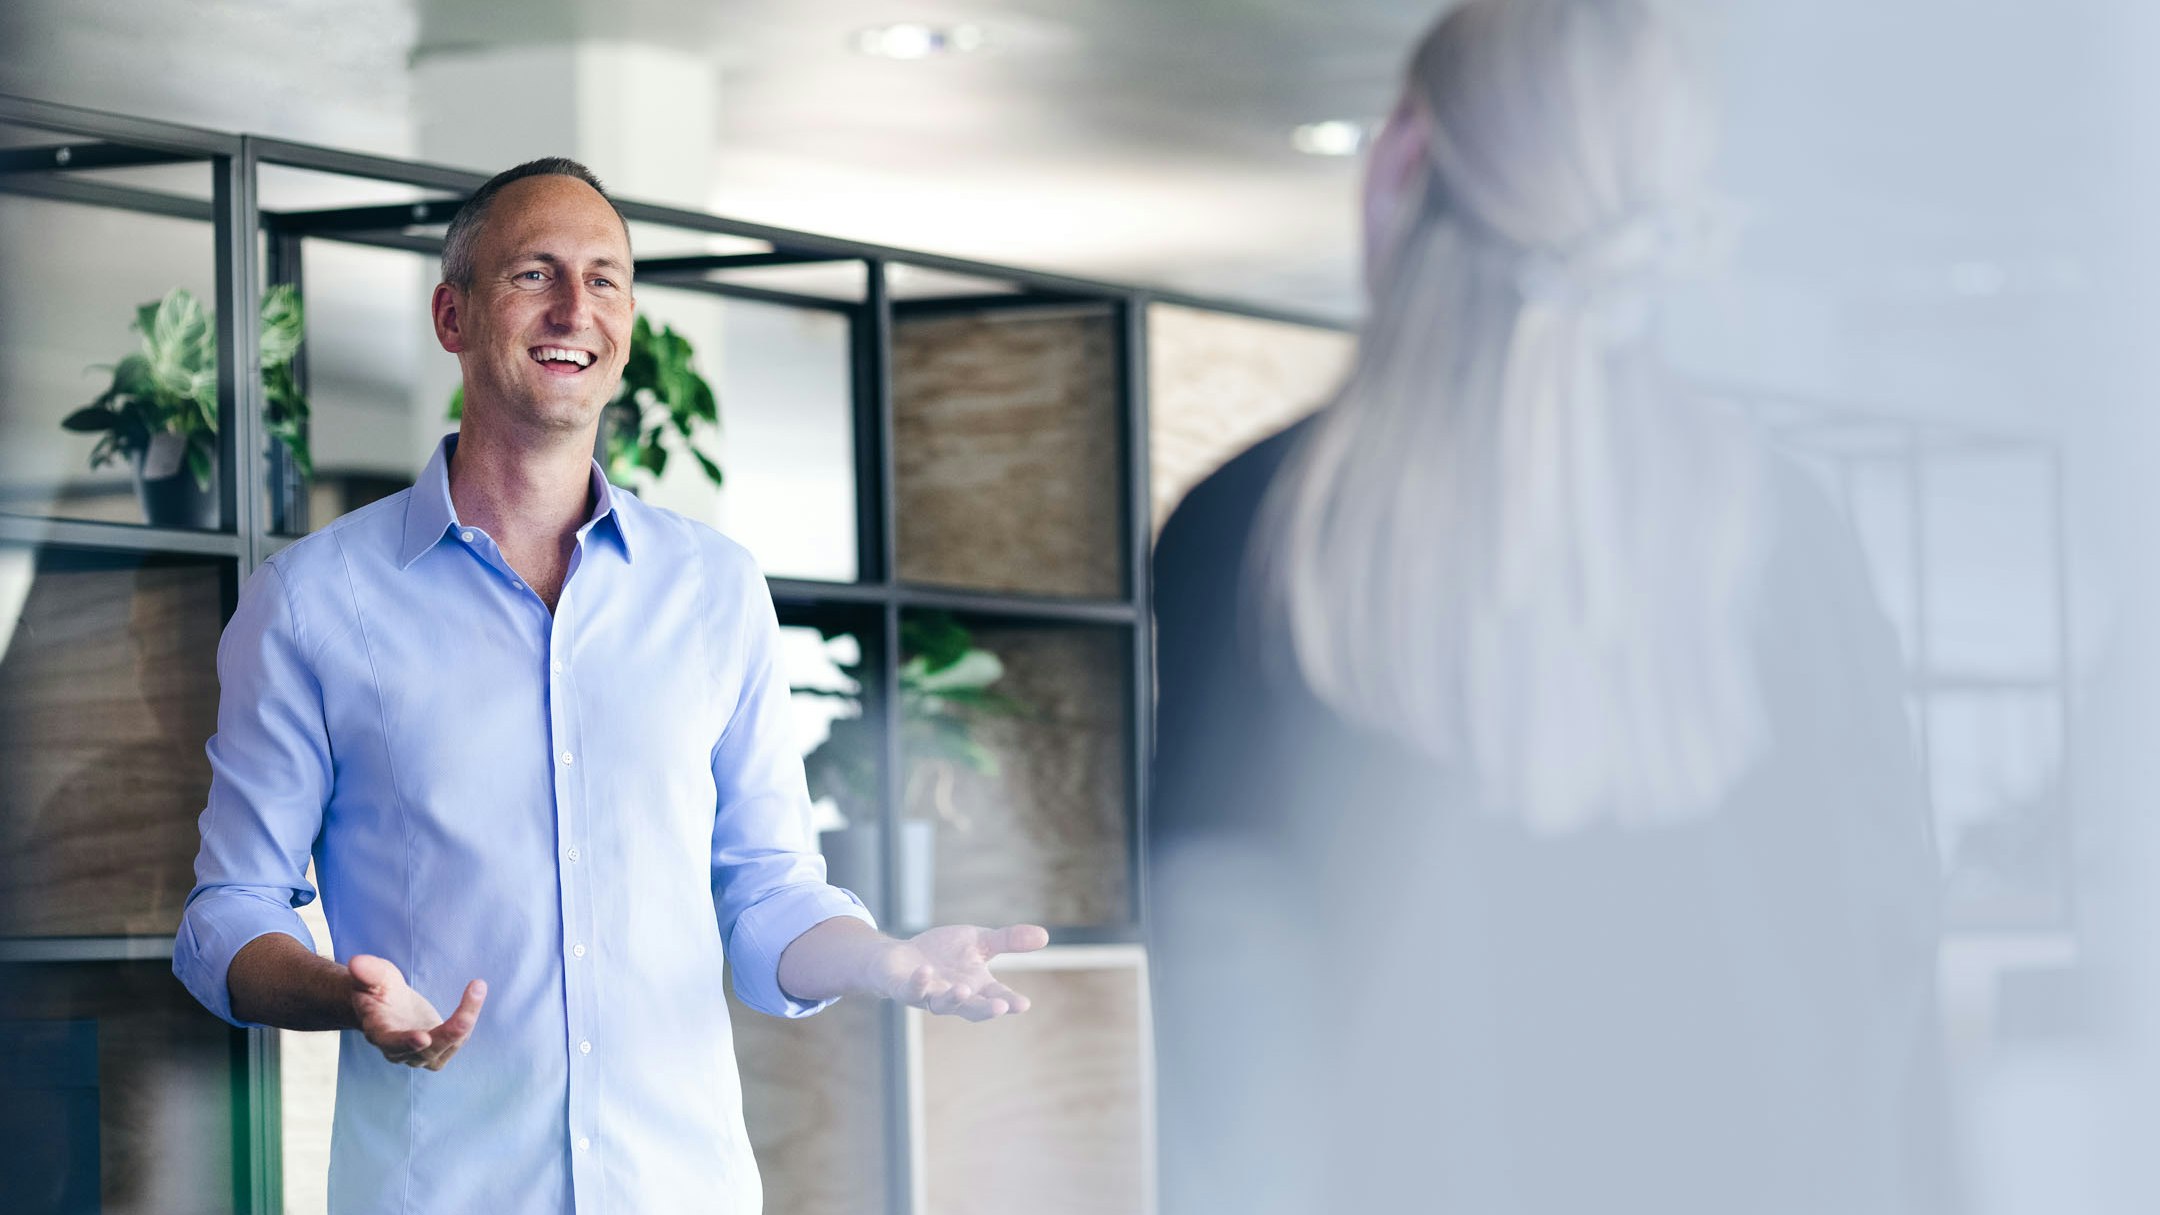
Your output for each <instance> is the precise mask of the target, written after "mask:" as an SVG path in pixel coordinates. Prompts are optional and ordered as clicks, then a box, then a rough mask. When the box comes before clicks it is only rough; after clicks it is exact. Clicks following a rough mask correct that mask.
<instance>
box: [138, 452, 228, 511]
mask: <svg viewBox="0 0 2160 1215" xmlns="http://www.w3.org/2000/svg"><path fill="white" fill-rule="evenodd" d="M217 488H218V487H217V478H216V477H215V476H213V477H212V478H211V479H210V487H209V488H208V489H204V488H203V487H202V486H200V485H197V484H196V483H195V474H194V473H192V472H190V471H189V470H188V466H187V436H186V435H176V434H170V433H165V434H157V435H153V436H151V439H150V446H149V447H147V448H145V449H142V450H139V451H137V452H136V453H135V498H136V500H137V501H138V502H140V503H142V512H143V521H144V522H146V523H148V524H149V525H150V526H152V527H191V528H198V529H201V530H205V531H209V530H215V529H216V527H217V525H218V498H217Z"/></svg>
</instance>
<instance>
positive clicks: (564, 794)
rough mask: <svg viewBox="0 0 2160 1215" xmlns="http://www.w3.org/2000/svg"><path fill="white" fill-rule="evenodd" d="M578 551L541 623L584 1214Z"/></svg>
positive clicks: (586, 1073) (585, 918)
mask: <svg viewBox="0 0 2160 1215" xmlns="http://www.w3.org/2000/svg"><path fill="white" fill-rule="evenodd" d="M583 555H584V544H583V533H582V532H581V533H580V536H579V545H578V547H577V549H576V550H574V551H573V552H572V554H571V558H570V568H569V571H568V573H566V574H565V576H564V579H563V591H562V595H561V597H560V599H559V600H558V601H557V603H556V607H555V613H554V617H553V620H552V623H551V624H550V626H549V630H548V647H547V650H548V653H547V661H548V730H549V740H548V741H549V747H550V752H551V754H552V756H553V760H554V769H555V841H556V848H557V855H558V857H559V858H560V860H559V862H558V864H557V865H556V867H555V869H556V874H557V875H558V876H557V887H558V891H557V893H558V896H559V898H560V900H561V906H562V939H561V940H560V941H559V942H557V948H559V949H560V950H561V951H562V968H563V1030H564V1048H565V1050H566V1052H567V1054H568V1057H569V1069H568V1070H569V1076H570V1092H569V1104H568V1109H567V1112H568V1115H569V1127H568V1131H569V1139H570V1187H571V1195H572V1200H573V1206H574V1208H575V1209H576V1210H577V1211H579V1212H581V1213H584V1215H591V1213H593V1212H597V1211H599V1210H600V1209H601V1206H602V1202H601V1194H602V1192H603V1190H602V1186H601V1182H600V1165H599V1154H600V1153H601V1152H602V1151H603V1150H605V1140H604V1138H603V1135H602V1130H603V1128H602V1127H601V1126H600V1125H599V1110H600V1100H599V1083H598V1076H597V1073H596V1069H597V1068H598V1066H599V1060H600V1053H601V1049H602V1044H601V1043H600V1042H599V1041H598V1030H599V1017H598V1010H599V1002H598V999H597V995H596V991H595V988H596V986H597V985H596V984H595V982H594V979H593V974H592V970H593V966H594V964H595V963H596V961H597V960H598V954H597V952H596V951H595V949H594V944H595V943H594V941H593V934H592V908H593V899H592V882H593V876H592V874H593V868H594V866H596V865H604V864H607V863H608V861H609V858H607V857H605V856H601V855H599V854H598V853H597V852H596V850H595V849H594V847H593V841H592V837H591V835H590V826H591V822H592V817H591V813H590V809H591V807H590V798H589V796H588V793H589V789H590V787H591V782H590V780H589V779H588V778H587V776H586V773H588V772H589V771H590V770H591V765H590V764H588V763H587V762H586V761H587V759H588V758H589V757H588V756H587V755H586V754H585V751H584V741H585V740H584V731H583V727H582V720H581V717H582V715H581V714H580V713H579V712H578V699H577V680H578V674H579V672H578V670H577V668H576V664H575V661H574V658H575V655H576V652H577V646H576V644H575V642H576V637H577V624H576V612H575V609H574V607H573V605H572V601H571V595H570V576H571V575H574V574H575V573H576V572H577V567H578V564H579V562H580V560H581V559H582V558H583Z"/></svg>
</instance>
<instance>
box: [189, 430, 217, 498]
mask: <svg viewBox="0 0 2160 1215" xmlns="http://www.w3.org/2000/svg"><path fill="white" fill-rule="evenodd" d="M187 465H188V470H189V471H190V472H193V473H194V474H195V486H196V488H198V489H208V488H210V481H211V478H213V477H214V476H216V475H217V465H216V464H214V463H212V462H211V458H210V449H209V447H208V445H207V443H206V442H205V441H203V440H196V441H193V442H190V443H189V444H188V447H187Z"/></svg>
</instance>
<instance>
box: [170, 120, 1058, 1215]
mask: <svg viewBox="0 0 2160 1215" xmlns="http://www.w3.org/2000/svg"><path fill="white" fill-rule="evenodd" d="M631 282H632V264H631V256H630V241H629V232H628V229H627V226H626V225H625V223H624V222H623V219H622V217H621V215H620V214H619V213H618V212H617V211H616V210H615V207H614V204H613V203H612V202H610V201H609V199H608V198H607V196H606V194H605V193H604V192H603V191H602V190H601V188H600V183H599V182H598V181H597V180H596V179H595V178H594V177H593V176H592V174H591V173H590V172H588V171H587V170H586V169H585V168H584V167H583V166H581V165H578V164H577V163H575V162H573V161H568V160H560V159H552V160H540V161H534V162H531V163H529V164H525V165H520V166H518V167H517V168H515V169H511V170H509V171H508V172H505V173H502V174H500V175H498V176H497V177H495V178H494V179H493V180H491V181H489V182H488V183H487V184H486V185H485V186H483V187H481V189H480V190H479V191H478V192H477V193H475V194H474V195H473V197H472V198H471V199H470V200H469V201H468V202H467V203H466V204H465V206H464V207H463V208H462V209H461V210H460V211H459V213H458V216H457V218H456V219H455V220H454V221H453V222H452V223H451V225H450V230H449V234H448V237H447V238H446V241H445V244H444V249H443V282H442V283H441V285H439V286H437V287H436V288H435V294H434V301H433V307H434V317H435V331H436V336H437V337H438V339H439V340H440V341H441V343H442V346H443V349H445V350H447V351H449V352H450V353H452V354H454V355H456V356H457V358H458V363H459V365H460V367H461V369H462V371H463V374H464V381H465V411H464V418H463V422H462V425H461V429H460V430H459V432H458V433H457V434H454V435H448V436H445V437H444V439H443V440H442V442H441V444H440V446H439V447H438V448H437V449H436V452H435V454H434V457H433V458H432V459H431V460H430V461H429V462H428V465H427V468H426V470H425V471H423V472H422V473H421V474H420V479H419V481H418V482H417V483H416V484H415V485H414V486H413V487H412V488H411V489H409V490H405V491H403V492H401V493H399V494H396V495H394V496H392V497H390V498H387V499H384V500H383V501H381V502H378V503H375V504H374V505H371V506H368V507H366V508H363V509H361V510H358V511H355V512H353V513H352V514H350V515H347V516H345V517H344V518H342V519H340V520H338V521H337V522H336V523H333V524H332V525H330V526H329V527H328V528H326V529H324V530H323V531H321V532H319V533H317V534H315V535H313V536H310V537H308V538H306V539H304V540H300V541H298V542H296V543H294V544H293V545H291V546H290V547H288V548H286V549H284V550H282V551H280V552H278V553H277V554H275V555H274V556H272V557H271V558H270V559H269V560H268V561H266V562H265V563H264V564H263V565H262V567H261V568H259V569H258V570H256V571H255V573H254V575H253V576H252V577H250V578H249V579H248V582H247V585H246V586H245V587H244V588H243V590H242V592H241V596H240V603H239V606H238V608H237V610H236V611H235V612H234V614H233V618H232V621H231V623H230V624H229V625H228V626H227V627H226V630H225V636H224V639H223V641H222V642H221V643H220V645H219V649H218V675H219V679H220V681H221V685H222V689H221V700H220V704H219V709H218V730H217V734H216V736H215V737H213V738H212V739H211V740H210V744H209V753H210V761H211V770H212V782H211V789H210V796H209V805H208V807H207V808H206V809H205V810H204V811H203V815H202V820H201V829H202V849H201V853H200V855H199V856H198V858H197V860H196V881H197V885H196V887H195V890H194V892H193V893H192V894H191V895H190V896H189V898H188V905H187V911H186V914H185V916H184V918H183V920H182V923H181V926H180V932H179V937H178V940H177V941H176V942H175V946H174V952H173V970H174V973H176V974H177V975H179V977H180V978H181V979H182V980H183V981H184V982H185V983H186V984H187V986H188V989H189V990H190V991H192V992H193V993H194V994H195V996H196V998H197V999H199V1000H201V1001H202V1002H203V1004H204V1005H205V1006H206V1007H208V1008H209V1009H210V1010H211V1011H213V1012H215V1013H217V1014H218V1015H219V1016H221V1017H224V1018H225V1019H226V1020H228V1021H230V1022H232V1023H233V1024H235V1025H270V1026H278V1027H282V1028H286V1029H300V1030H338V1031H343V1033H342V1041H341V1043H340V1050H339V1065H338V1100H337V1116H336V1123H335V1131H334V1137H333V1143H332V1152H331V1165H330V1204H331V1209H332V1210H333V1211H335V1212H339V1213H341V1215H359V1213H369V1215H372V1213H375V1212H398V1213H401V1215H402V1213H421V1212H457V1213H464V1212H471V1211H478V1210H486V1209H492V1210H503V1211H516V1212H536V1211H546V1212H558V1211H578V1212H602V1211H606V1212H615V1213H618V1215H632V1213H636V1212H646V1211H687V1210H698V1211H719V1212H742V1213H744V1215H749V1213H752V1212H756V1211H757V1210H758V1209H759V1206H760V1187H759V1184H758V1178H757V1168H756V1165H755V1163H754V1161H753V1160H752V1159H751V1155H750V1147H749V1141H748V1138H747V1136H746V1135H745V1133H744V1128H743V1122H742V1099H741V1091H740V1086H739V1082H738V1079H737V1074H736V1068H735V1059H734V1051H733V1038H732V1034H731V1032H730V1028H729V1024H728V1011H727V1003H726V1000H725V997H724V993H723V989H722V963H723V959H725V960H726V961H727V962H729V963H731V964H732V966H733V970H734V976H735V978H734V981H735V989H736V993H737V994H738V995H739V996H740V997H741V998H742V1000H743V1002H744V1003H745V1004H747V1005H749V1006H750V1007H752V1008H754V1009H757V1010H759V1011H760V1012H764V1013H769V1014H772V1015H775V1016H783V1017H801V1016H808V1015H809V1014H811V1013H814V1012H816V1011H818V1010H819V1009H820V1008H823V1007H824V1006H825V1005H826V1004H828V1003H830V1002H831V1001H833V1000H835V999H838V998H840V997H842V996H845V995H851V994H861V995H869V996H876V997H882V998H889V999H896V1000H900V1001H903V1002H905V1003H908V1004H911V1005H913V1006H916V1007H920V1008H925V1009H927V1010H929V1011H931V1012H934V1013H950V1014H954V1015H958V1016H963V1017H967V1018H969V1019H971V1020H987V1019H989V1018H992V1017H997V1016H1002V1015H1005V1014H1007V1013H1017V1012H1023V1011H1025V1010H1026V1008H1027V998H1026V997H1024V996H1022V995H1020V994H1018V993H1016V992H1014V991H1012V990H1010V989H1008V988H1006V987H1004V986H1003V985H1001V984H999V983H998V982H997V981H996V980H995V979H994V978H993V977H992V976H991V974H990V972H989V969H988V962H989V960H990V959H991V958H992V957H994V956H996V955H997V954H999V953H1003V952H1011V951H1017V950H1028V949H1037V948H1040V947H1041V946H1042V945H1043V944H1045V943H1046V941H1047V939H1048V934H1047V933H1045V932H1044V931H1043V930H1042V929H1041V928H1039V927H1036V926H1033V925H1019V926H1014V927H1009V928H1003V929H994V930H993V929H986V928H978V927H973V926H952V927H946V928H936V929H932V930H930V931H928V932H925V933H923V934H921V935H919V936H916V937H914V938H913V939H911V940H907V941H898V940H894V939H892V938H889V937H886V936H884V935H883V934H881V933H879V932H878V931H877V930H876V928H875V926H874V924H873V923H872V921H871V917H870V915H869V913H868V911H866V910H865V909H864V908H863V906H862V904H861V902H860V901H859V900H857V899H856V898H855V897H854V896H853V895H852V894H850V893H849V892H847V891H845V890H841V889H838V888H836V887H833V886H830V885H827V884H826V883H825V880H824V879H825V867H824V862H823V860H822V858H820V857H819V856H818V855H817V853H816V851H815V845H814V841H813V837H812V835H811V832H810V826H809V823H810V818H809V799H808V796H807V794H806V792H805V790H804V783H803V773H802V763H801V760H800V758H799V757H798V756H797V753H796V751H795V748H794V744H793V741H792V736H791V731H790V728H789V723H788V688H787V681H786V679H785V677H784V676H783V674H782V672H781V671H780V670H779V669H778V667H777V665H776V660H777V655H776V642H777V623H776V620H775V617H774V613H773V606H772V599H771V597H770V595H769V594H768V593H767V591H766V588H765V583H764V580H763V578H762V577H761V576H760V575H759V573H758V570H757V568H756V567H755V565H754V564H753V563H752V561H751V559H750V557H749V555H748V554H747V553H746V552H745V551H744V550H743V549H742V548H741V547H740V546H738V545H736V544H734V543H733V542H732V541H729V540H728V539H726V538H725V537H723V536H721V535H720V534H719V533H718V532H715V531H713V530H712V529H710V528H707V527H704V526H703V525H700V524H697V523H694V522H691V521H690V520H687V519H684V518H682V517H681V516H679V515H676V514H674V513H673V512H670V511H666V510H662V509H660V508H657V507H652V506H647V505H645V504H644V503H642V502H640V501H638V500H637V499H636V498H635V497H632V496H631V495H629V494H626V493H623V492H622V491H620V490H618V489H615V488H613V487H611V486H610V485H609V484H608V483H607V480H606V478H605V477H603V476H602V475H601V471H600V468H599V466H598V465H597V464H596V463H595V462H594V461H593V458H592V452H593V445H594V439H595V436H596V434H597V429H598V426H599V420H600V414H601V410H602V409H603V407H604V406H605V405H606V403H607V401H608V400H609V398H610V397H612V396H613V395H614V392H615V388H616V385H617V383H618V381H619V380H620V377H621V375H622V369H623V364H624V362H625V360H626V359H627V358H628V356H629V346H630V330H631V322H632V318H633V316H634V312H635V307H634V301H633V296H632V290H631ZM311 854H312V856H313V858H314V860H315V863H316V872H317V876H318V878H319V880H320V882H321V885H322V898H323V904H324V911H325V914H326V915H327V917H328V919H329V923H330V931H331V935H332V937H333V938H334V940H335V941H336V944H337V947H338V949H339V950H340V952H341V953H342V954H343V955H344V956H345V958H346V961H345V963H344V964H342V965H341V964H338V963H336V962H332V961H330V960H328V959H325V958H321V957H318V956H316V955H315V954H314V953H313V952H312V951H311V949H310V947H309V936H308V933H307V931H306V929H305V928H304V927H303V925H302V924H301V921H300V919H299V917H298V916H297V915H296V914H295V913H294V908H296V907H299V906H302V905H304V904H305V903H307V902H308V901H309V900H311V899H313V898H314V897H315V894H316V892H315V890H314V889H313V888H312V887H311V886H310V885H309V883H308V881H307V877H306V870H307V864H308V859H309V857H310V855H311ZM483 1006H484V1007H485V1010H486V1015H485V1017H484V1018H483V1015H482V1011H483ZM442 1007H451V1008H452V1009H453V1011H452V1012H451V1014H450V1015H449V1016H448V1017H447V1018H446V1017H444V1016H443V1015H442V1014H441V1013H440V1012H439V1011H438V1009H439V1008H442ZM863 1082H864V1083H865V1084H872V1083H876V1082H878V1078H877V1077H873V1076H865V1077H863Z"/></svg>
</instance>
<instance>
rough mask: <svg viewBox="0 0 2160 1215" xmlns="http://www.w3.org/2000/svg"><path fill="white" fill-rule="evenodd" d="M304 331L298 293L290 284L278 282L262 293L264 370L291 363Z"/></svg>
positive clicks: (304, 326) (298, 350)
mask: <svg viewBox="0 0 2160 1215" xmlns="http://www.w3.org/2000/svg"><path fill="white" fill-rule="evenodd" d="M306 332H307V326H306V323H305V320H304V319H303V317H302V315H301V310H300V293H299V292H297V291H295V290H293V286H292V284H291V283H279V284H278V285H277V286H275V287H272V288H270V290H268V291H266V292H264V293H263V301H262V364H263V370H264V372H265V373H267V372H268V371H269V370H270V369H271V368H272V367H276V366H278V365H279V364H283V363H290V362H292V360H293V356H294V355H296V354H298V353H299V352H300V342H301V339H302V338H303V337H304V336H305V334H306Z"/></svg>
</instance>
